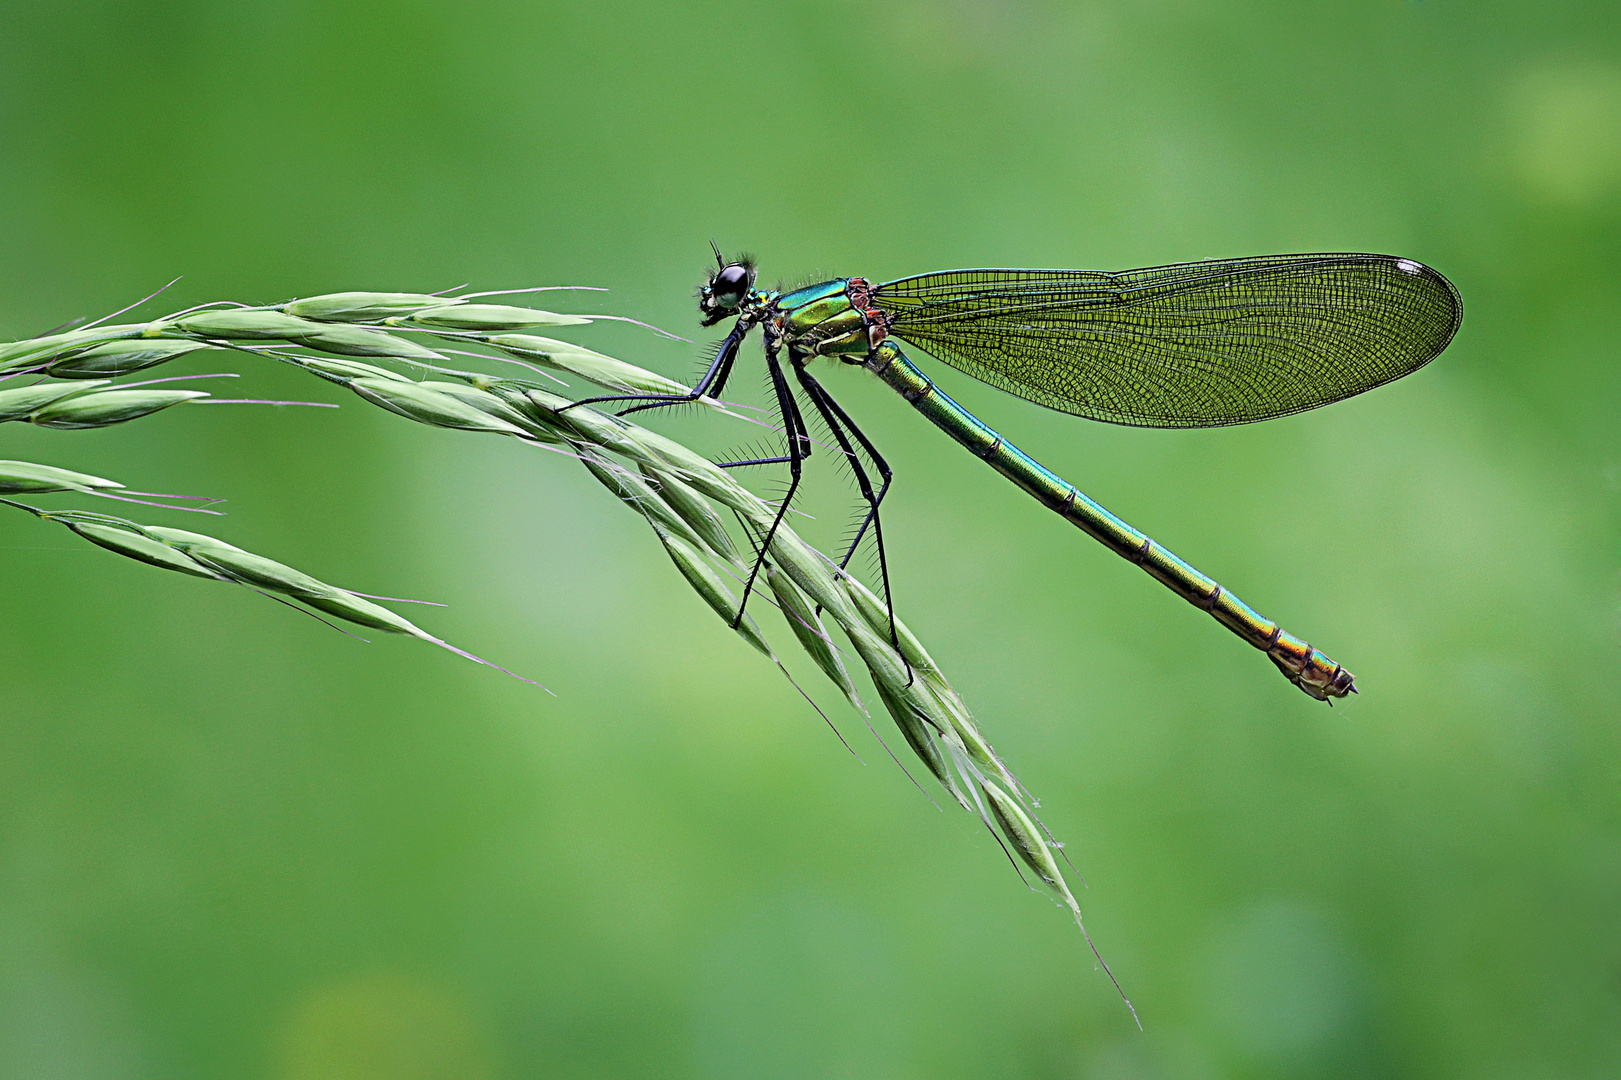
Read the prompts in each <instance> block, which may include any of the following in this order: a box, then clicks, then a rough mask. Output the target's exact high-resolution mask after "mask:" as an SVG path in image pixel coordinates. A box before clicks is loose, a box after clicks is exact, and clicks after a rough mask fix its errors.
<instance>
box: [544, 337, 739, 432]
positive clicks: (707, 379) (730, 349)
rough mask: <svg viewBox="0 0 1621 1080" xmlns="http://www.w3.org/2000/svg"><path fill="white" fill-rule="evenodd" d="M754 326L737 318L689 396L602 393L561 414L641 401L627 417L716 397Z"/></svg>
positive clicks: (632, 408) (565, 409)
mask: <svg viewBox="0 0 1621 1080" xmlns="http://www.w3.org/2000/svg"><path fill="white" fill-rule="evenodd" d="M753 327H754V324H753V323H752V322H749V321H748V320H746V319H738V320H737V322H736V323H734V324H733V325H732V329H731V332H730V333H728V334H727V335H726V337H725V338H724V339H723V340H722V341H721V343H720V348H718V349H716V350H715V356H714V359H712V360H711V361H710V362H709V368H708V370H706V371H705V372H704V374H703V377H702V378H701V379H699V380H698V383H697V385H696V386H694V387H693V388H692V390H691V391H690V392H688V393H686V394H603V395H600V396H598V397H588V398H581V399H580V400H578V401H571V402H569V403H568V404H567V405H565V406H563V407H562V408H561V409H559V410H557V411H558V412H567V411H568V410H570V409H572V408H574V407H575V406H576V405H600V404H603V403H604V402H619V401H639V402H642V404H640V405H633V406H631V407H630V408H628V409H625V410H623V411H622V412H620V413H619V415H620V416H625V415H626V414H628V413H633V412H641V411H642V410H643V409H662V408H668V407H670V406H672V405H687V404H691V403H692V402H694V401H697V400H698V399H699V398H702V397H704V396H705V395H706V394H707V395H709V396H711V397H714V396H717V395H719V394H720V392H721V391H722V390H724V389H725V388H726V380H727V379H728V378H729V377H730V376H731V374H732V362H733V361H734V360H736V359H737V351H738V349H739V348H740V347H741V346H742V344H743V339H744V338H745V337H747V336H748V333H749V331H750V330H751V329H753Z"/></svg>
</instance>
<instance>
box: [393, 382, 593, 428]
mask: <svg viewBox="0 0 1621 1080" xmlns="http://www.w3.org/2000/svg"><path fill="white" fill-rule="evenodd" d="M416 385H417V386H419V387H422V388H424V389H427V390H437V391H438V392H439V393H441V394H444V395H446V396H447V397H453V398H455V399H456V400H457V401H460V402H461V403H462V404H463V405H471V406H472V407H473V408H475V409H477V410H478V411H479V412H482V413H487V414H489V415H490V416H493V417H496V418H497V419H499V420H505V421H506V422H507V423H509V424H512V425H513V426H515V427H518V428H522V429H523V431H524V432H525V433H526V434H527V435H528V436H529V437H530V438H533V439H538V440H539V441H541V442H552V443H555V442H561V441H562V440H561V439H559V438H558V437H557V435H556V434H555V433H554V432H553V431H552V429H550V428H549V427H547V426H545V425H544V424H539V423H536V422H535V421H534V420H533V419H531V418H530V417H529V416H528V415H527V414H526V413H524V412H522V411H520V410H519V409H517V408H515V407H514V406H513V405H512V403H511V402H509V401H507V399H506V398H503V397H500V396H498V395H496V394H493V393H491V392H490V391H488V390H481V389H479V388H478V387H476V386H471V385H469V384H467V383H464V382H449V381H440V380H434V379H427V380H424V381H422V382H419V383H417V384H416Z"/></svg>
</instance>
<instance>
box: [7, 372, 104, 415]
mask: <svg viewBox="0 0 1621 1080" xmlns="http://www.w3.org/2000/svg"><path fill="white" fill-rule="evenodd" d="M108 381H109V380H107V379H99V380H97V381H95V382H88V383H86V382H79V383H39V384H38V385H35V386H14V387H12V388H11V389H9V390H0V423H4V422H5V421H8V420H26V419H28V418H29V417H30V416H32V415H33V414H34V413H36V412H38V411H39V410H41V409H43V408H45V407H46V406H48V405H52V404H54V403H56V402H58V401H62V400H64V399H66V398H70V397H73V396H74V395H75V394H83V393H86V392H87V391H89V390H90V389H91V388H92V387H96V386H104V385H106V384H107V382H108Z"/></svg>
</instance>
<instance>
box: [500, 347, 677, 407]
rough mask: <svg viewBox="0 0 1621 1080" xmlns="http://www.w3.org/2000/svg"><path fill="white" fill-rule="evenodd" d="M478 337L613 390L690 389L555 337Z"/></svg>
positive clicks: (665, 391)
mask: <svg viewBox="0 0 1621 1080" xmlns="http://www.w3.org/2000/svg"><path fill="white" fill-rule="evenodd" d="M479 340H481V341H482V342H484V344H486V345H493V346H494V347H496V348H497V349H500V350H501V351H502V352H505V353H507V354H509V355H511V356H516V357H517V358H519V359H520V360H528V361H530V362H532V363H536V364H540V365H541V366H543V367H549V368H553V369H555V370H557V371H566V372H568V373H569V374H571V375H578V376H579V377H580V378H582V379H584V380H586V381H587V382H590V383H593V384H595V385H597V386H600V387H602V388H603V389H604V390H608V391H610V392H612V393H615V394H670V395H681V394H686V393H688V392H689V390H690V388H688V387H686V386H683V385H682V384H681V383H678V382H676V381H675V380H674V379H669V378H666V377H665V376H663V375H660V374H658V373H657V372H653V371H648V370H647V369H646V368H640V367H637V366H636V365H635V364H627V363H625V362H624V361H623V360H615V359H614V358H613V357H611V356H604V355H603V354H602V353H599V352H594V351H592V350H591V349H587V348H585V347H584V346H581V345H575V344H573V343H571V342H567V341H558V340H556V339H555V338H547V337H536V336H534V335H532V334H491V335H488V336H484V337H481V338H479Z"/></svg>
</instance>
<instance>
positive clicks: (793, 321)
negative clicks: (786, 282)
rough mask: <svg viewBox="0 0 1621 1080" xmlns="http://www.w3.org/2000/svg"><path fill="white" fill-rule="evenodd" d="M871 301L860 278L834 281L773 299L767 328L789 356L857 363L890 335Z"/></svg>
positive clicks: (885, 319) (869, 288)
mask: <svg viewBox="0 0 1621 1080" xmlns="http://www.w3.org/2000/svg"><path fill="white" fill-rule="evenodd" d="M871 298H872V285H871V284H870V283H869V282H868V281H867V280H866V279H865V278H858V277H856V278H835V279H833V280H832V281H823V282H819V283H817V284H815V285H807V286H805V287H804V288H802V289H795V290H794V291H793V292H791V293H786V294H784V295H782V296H780V297H778V298H777V300H776V303H775V304H773V305H772V308H771V314H770V315H769V316H768V317H767V319H766V324H767V327H768V328H769V330H770V331H771V332H772V333H773V334H774V335H775V336H776V337H777V339H778V340H779V341H781V343H782V344H784V345H787V346H788V347H789V351H790V353H797V354H800V355H803V356H836V357H838V358H839V359H841V360H843V361H844V362H845V363H848V364H860V363H864V362H865V361H866V359H867V357H868V356H869V355H870V354H871V353H872V351H873V349H875V348H877V347H878V346H879V345H880V344H881V343H882V342H883V340H884V338H885V337H886V336H887V334H888V332H889V320H888V317H887V316H886V315H885V314H884V312H883V311H881V310H880V309H878V308H876V307H873V306H872V304H871Z"/></svg>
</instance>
